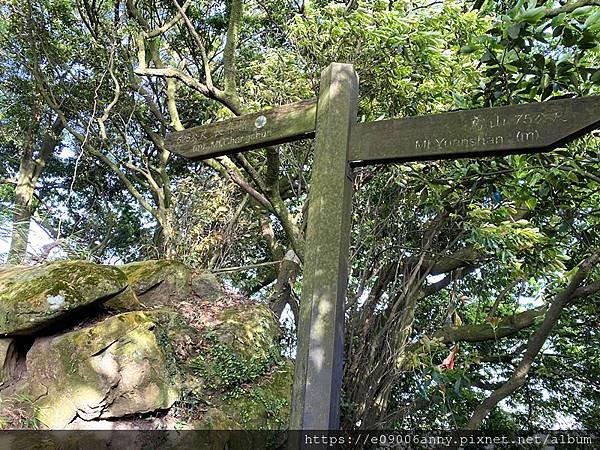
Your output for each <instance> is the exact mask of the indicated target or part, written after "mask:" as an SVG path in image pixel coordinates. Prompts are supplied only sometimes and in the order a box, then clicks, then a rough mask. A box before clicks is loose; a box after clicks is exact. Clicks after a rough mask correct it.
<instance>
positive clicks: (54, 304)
mask: <svg viewBox="0 0 600 450" xmlns="http://www.w3.org/2000/svg"><path fill="white" fill-rule="evenodd" d="M64 303H65V298H64V297H63V296H62V295H49V296H48V304H49V305H50V309H52V310H55V309H59V308H60V307H61V306H62V305H63V304H64Z"/></svg>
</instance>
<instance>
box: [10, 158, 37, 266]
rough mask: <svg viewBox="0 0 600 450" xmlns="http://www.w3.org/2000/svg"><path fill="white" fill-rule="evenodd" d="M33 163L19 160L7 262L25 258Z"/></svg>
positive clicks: (19, 261)
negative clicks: (19, 165)
mask: <svg viewBox="0 0 600 450" xmlns="http://www.w3.org/2000/svg"><path fill="white" fill-rule="evenodd" d="M34 178H35V164H34V163H33V161H31V160H29V161H23V160H22V161H21V167H20V168H19V175H18V179H17V187H16V189H15V201H14V212H13V224H12V239H11V241H10V250H9V252H8V263H9V264H20V263H22V262H23V260H24V259H25V255H26V252H27V241H28V238H29V229H30V223H31V215H32V213H33V211H32V199H33V192H34V189H35V180H34Z"/></svg>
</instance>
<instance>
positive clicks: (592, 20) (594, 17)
mask: <svg viewBox="0 0 600 450" xmlns="http://www.w3.org/2000/svg"><path fill="white" fill-rule="evenodd" d="M598 27H600V11H594V12H593V13H592V14H591V15H590V16H589V17H588V18H587V20H586V21H585V22H584V24H583V29H584V30H588V31H593V30H595V29H596V28H598Z"/></svg>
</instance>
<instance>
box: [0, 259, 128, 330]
mask: <svg viewBox="0 0 600 450" xmlns="http://www.w3.org/2000/svg"><path fill="white" fill-rule="evenodd" d="M128 287H129V286H128V280H127V277H126V276H125V274H124V273H123V272H122V271H121V270H119V269H118V268H116V267H111V266H104V265H99V264H94V263H92V262H89V261H59V262H53V263H50V264H47V265H45V266H35V267H24V266H9V267H6V268H2V269H0V335H4V336H14V335H31V334H33V333H34V332H36V331H39V330H41V329H43V328H45V327H47V326H49V325H52V324H54V323H55V322H57V321H58V320H59V319H62V318H63V317H64V316H65V315H69V314H72V313H73V312H75V311H80V310H81V309H84V308H86V307H89V306H91V305H94V304H98V303H104V302H107V301H110V300H112V301H113V302H114V303H113V304H112V306H113V307H117V308H118V307H119V306H121V300H123V302H124V303H127V307H128V308H134V307H135V305H136V304H137V299H136V298H135V296H133V294H132V292H131V291H129V290H128ZM115 299H116V300H115Z"/></svg>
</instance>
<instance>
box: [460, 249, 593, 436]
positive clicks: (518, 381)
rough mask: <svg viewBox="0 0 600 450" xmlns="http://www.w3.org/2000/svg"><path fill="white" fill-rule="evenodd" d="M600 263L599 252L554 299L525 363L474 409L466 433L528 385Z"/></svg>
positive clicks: (528, 349) (534, 337)
mask: <svg viewBox="0 0 600 450" xmlns="http://www.w3.org/2000/svg"><path fill="white" fill-rule="evenodd" d="M599 260H600V251H598V250H597V251H596V252H595V253H593V254H592V256H590V257H589V258H587V259H586V260H585V261H584V262H582V263H581V265H580V266H579V269H578V270H577V272H576V273H575V275H573V278H572V279H571V281H570V283H569V284H568V286H567V287H566V288H565V289H564V290H563V291H562V292H561V293H560V294H558V295H557V296H556V297H555V298H554V301H553V302H552V304H551V305H550V307H549V308H548V311H547V312H546V315H545V317H544V321H543V322H542V324H541V326H540V327H539V328H538V329H537V330H536V332H535V333H534V334H533V336H532V337H531V339H530V340H529V343H528V345H527V350H526V351H525V355H523V359H522V360H521V362H520V363H519V365H518V366H517V368H516V369H515V371H514V373H513V374H512V376H511V377H510V378H509V379H508V381H507V382H506V383H504V384H503V385H502V386H501V387H500V388H498V389H496V390H495V391H494V392H492V394H490V396H489V397H487V398H486V399H485V400H484V401H483V402H482V403H481V404H480V405H479V406H478V407H477V408H475V411H474V412H473V415H472V416H471V419H470V420H469V422H468V423H467V425H466V427H465V428H466V429H468V430H476V429H478V428H479V426H480V425H481V422H482V421H483V419H484V418H485V417H486V416H487V415H488V414H489V412H490V411H491V410H492V409H493V408H494V407H495V406H496V405H497V404H498V403H499V402H500V401H501V400H503V399H505V398H506V397H508V396H509V395H511V394H512V393H513V392H515V391H516V390H517V389H519V388H520V387H521V386H522V385H523V384H524V383H525V378H526V376H527V374H528V373H529V370H530V369H531V365H532V364H533V361H534V360H535V358H536V356H537V355H538V353H539V351H540V350H541V348H542V346H543V345H544V343H545V342H546V339H547V338H548V336H549V335H550V332H551V331H552V329H553V328H554V326H555V325H556V322H558V318H559V317H560V313H561V312H562V310H563V308H564V307H565V305H566V304H567V302H568V301H569V300H570V299H571V298H572V296H573V294H575V292H576V291H577V288H578V287H579V285H580V284H581V283H582V282H583V280H584V279H585V278H586V276H587V274H588V273H589V271H590V270H591V269H592V268H593V267H594V266H595V265H596V264H597V263H598V261H599Z"/></svg>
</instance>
